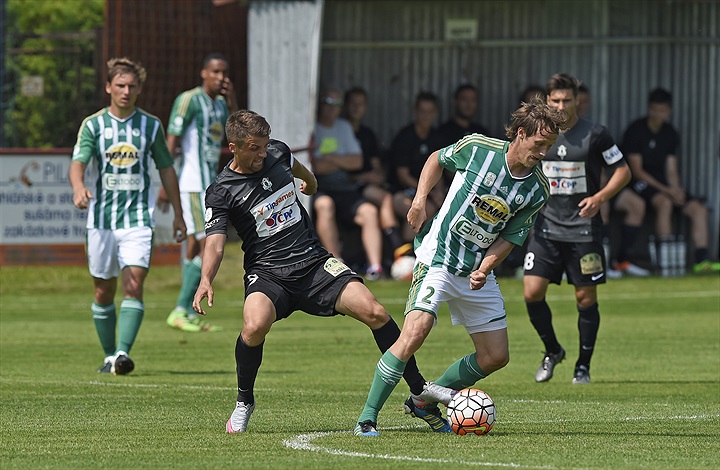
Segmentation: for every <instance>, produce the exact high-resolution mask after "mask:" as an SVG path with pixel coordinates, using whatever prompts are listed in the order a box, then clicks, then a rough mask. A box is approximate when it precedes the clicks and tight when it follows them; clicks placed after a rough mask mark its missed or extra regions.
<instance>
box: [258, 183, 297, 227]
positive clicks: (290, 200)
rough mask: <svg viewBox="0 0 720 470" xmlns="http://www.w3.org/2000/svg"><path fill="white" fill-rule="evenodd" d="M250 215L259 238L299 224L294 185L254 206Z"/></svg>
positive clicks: (285, 187) (288, 185)
mask: <svg viewBox="0 0 720 470" xmlns="http://www.w3.org/2000/svg"><path fill="white" fill-rule="evenodd" d="M268 182H269V180H268ZM251 213H252V214H253V215H254V216H255V229H256V231H257V234H258V236H259V237H261V238H262V237H269V236H271V235H274V234H275V233H277V232H279V231H281V230H284V229H285V228H287V227H290V226H292V225H294V224H296V223H298V222H300V207H299V206H298V204H297V195H296V192H295V185H294V184H293V183H289V184H287V185H285V186H284V187H283V188H281V189H280V190H279V191H276V192H274V193H273V194H271V195H270V196H268V197H267V198H265V199H264V200H263V201H261V202H260V203H259V204H258V205H256V206H255V207H254V208H253V209H252V212H251Z"/></svg>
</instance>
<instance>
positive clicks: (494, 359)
mask: <svg viewBox="0 0 720 470" xmlns="http://www.w3.org/2000/svg"><path fill="white" fill-rule="evenodd" d="M509 362H510V353H509V351H507V350H505V351H502V350H500V351H488V352H487V354H486V355H483V357H481V358H480V361H478V366H480V368H481V369H482V370H483V372H485V373H486V374H489V373H491V372H495V371H496V370H500V369H502V368H503V367H505V366H506V365H508V363H509Z"/></svg>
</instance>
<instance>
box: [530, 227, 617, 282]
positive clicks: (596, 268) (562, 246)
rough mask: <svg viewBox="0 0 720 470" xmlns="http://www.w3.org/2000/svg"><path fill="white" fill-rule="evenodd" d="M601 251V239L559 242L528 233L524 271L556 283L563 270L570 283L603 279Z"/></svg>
mask: <svg viewBox="0 0 720 470" xmlns="http://www.w3.org/2000/svg"><path fill="white" fill-rule="evenodd" d="M605 266H606V264H605V252H604V250H603V246H602V243H601V242H599V241H592V242H559V241H555V240H548V239H547V238H540V237H532V238H531V239H530V243H529V244H528V248H527V253H525V262H524V269H525V275H531V276H540V277H543V278H545V279H549V280H550V282H552V283H554V284H560V282H561V281H562V275H563V272H565V273H567V281H568V283H569V284H572V285H574V286H594V285H598V284H604V283H605Z"/></svg>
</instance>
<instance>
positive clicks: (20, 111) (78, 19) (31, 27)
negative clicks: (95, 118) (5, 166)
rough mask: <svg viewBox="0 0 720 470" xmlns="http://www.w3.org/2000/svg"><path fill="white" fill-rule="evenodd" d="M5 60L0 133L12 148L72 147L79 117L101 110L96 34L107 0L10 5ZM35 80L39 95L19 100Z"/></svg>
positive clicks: (11, 0) (13, 0)
mask: <svg viewBox="0 0 720 470" xmlns="http://www.w3.org/2000/svg"><path fill="white" fill-rule="evenodd" d="M6 6H7V12H6V13H7V15H8V18H7V20H8V21H7V24H8V41H7V42H6V44H7V46H8V47H9V48H11V49H10V51H9V52H8V53H7V56H6V66H7V71H8V73H9V78H10V80H9V81H10V85H11V92H10V93H9V96H10V103H9V106H8V110H7V112H6V116H5V117H6V119H4V121H5V122H4V127H5V128H4V131H5V134H6V137H7V139H6V140H7V142H8V144H9V145H10V146H11V147H29V148H32V147H36V148H50V147H71V146H72V145H73V144H74V142H75V136H76V134H77V129H78V127H79V125H80V122H81V121H82V119H83V117H84V116H86V115H88V114H90V113H91V112H93V111H95V110H96V109H98V108H99V107H100V106H101V96H102V95H100V94H99V92H98V78H97V76H96V69H97V64H96V63H95V62H96V59H95V57H96V48H99V47H101V44H100V43H96V39H95V38H96V37H97V35H96V34H94V33H97V31H99V29H100V28H102V26H103V21H104V13H105V11H104V9H105V0H8V1H7V4H6ZM32 76H39V77H42V79H43V82H44V93H43V95H42V96H22V94H21V82H22V79H23V77H32Z"/></svg>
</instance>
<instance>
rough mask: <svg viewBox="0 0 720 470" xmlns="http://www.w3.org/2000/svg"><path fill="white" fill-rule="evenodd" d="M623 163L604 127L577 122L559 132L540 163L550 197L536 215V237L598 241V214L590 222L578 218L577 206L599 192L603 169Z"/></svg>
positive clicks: (599, 227) (599, 219)
mask: <svg viewBox="0 0 720 470" xmlns="http://www.w3.org/2000/svg"><path fill="white" fill-rule="evenodd" d="M623 163H624V159H623V154H622V152H620V149H618V147H617V145H615V141H614V140H613V138H612V136H611V135H610V133H609V132H608V130H607V129H606V128H605V127H604V126H601V125H599V124H594V123H592V122H590V121H588V120H586V119H579V120H578V122H577V123H576V124H575V126H573V128H572V129H570V130H568V131H567V132H563V133H561V134H560V135H559V136H558V139H557V141H556V142H555V144H554V145H553V146H552V147H551V148H550V151H549V152H548V153H547V155H546V156H545V159H544V160H543V161H542V170H543V173H545V176H547V177H548V180H550V198H549V199H548V202H547V204H545V206H544V207H543V208H542V210H541V211H540V214H539V215H538V219H537V222H536V224H535V233H536V235H537V236H539V237H543V238H548V239H551V240H557V241H570V242H588V241H592V240H600V239H601V228H602V219H601V217H600V213H599V212H598V214H597V215H596V216H595V217H593V218H592V219H588V218H586V217H580V208H579V207H578V203H579V202H580V201H582V200H583V199H585V198H586V197H588V196H591V195H593V194H595V193H597V192H598V191H599V190H600V173H601V171H602V169H603V167H608V168H615V167H617V166H620V165H622V164H623Z"/></svg>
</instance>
